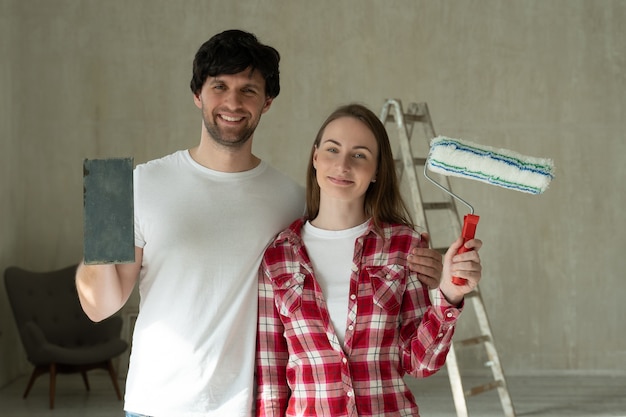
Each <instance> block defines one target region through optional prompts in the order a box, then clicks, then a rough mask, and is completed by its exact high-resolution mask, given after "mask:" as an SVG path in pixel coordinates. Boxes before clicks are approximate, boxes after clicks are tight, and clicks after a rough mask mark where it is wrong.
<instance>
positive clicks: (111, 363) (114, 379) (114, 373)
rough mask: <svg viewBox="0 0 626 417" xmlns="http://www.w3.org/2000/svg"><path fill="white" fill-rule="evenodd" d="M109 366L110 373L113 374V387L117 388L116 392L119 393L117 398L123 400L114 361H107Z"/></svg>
mask: <svg viewBox="0 0 626 417" xmlns="http://www.w3.org/2000/svg"><path fill="white" fill-rule="evenodd" d="M107 368H108V369H109V375H110V376H111V382H113V388H114V389H115V394H117V399H118V400H120V401H121V400H122V394H121V392H120V387H119V385H118V383H117V373H116V372H115V368H114V367H113V361H111V360H109V361H108V362H107Z"/></svg>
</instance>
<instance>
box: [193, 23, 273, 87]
mask: <svg viewBox="0 0 626 417" xmlns="http://www.w3.org/2000/svg"><path fill="white" fill-rule="evenodd" d="M279 61H280V55H279V53H278V51H277V50H276V49H274V48H272V47H271V46H268V45H263V44H262V43H260V42H259V41H258V40H257V38H256V36H255V35H253V34H252V33H249V32H244V31H242V30H236V29H233V30H226V31H224V32H221V33H218V34H217V35H215V36H213V37H212V38H211V39H209V40H208V41H206V42H205V43H204V44H203V45H202V46H201V47H200V49H198V52H196V56H195V58H194V60H193V76H192V78H191V83H190V87H191V91H192V92H193V93H194V94H195V95H196V96H197V95H199V94H200V91H201V90H202V86H203V85H204V83H205V81H206V80H207V78H208V77H215V76H217V75H220V74H237V73H239V72H241V71H243V70H245V69H246V68H252V70H253V71H259V72H260V73H261V75H262V76H263V78H264V79H265V94H266V96H268V97H271V98H274V97H276V96H278V93H279V92H280V80H279V71H278V62H279Z"/></svg>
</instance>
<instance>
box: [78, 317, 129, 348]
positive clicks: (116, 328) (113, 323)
mask: <svg viewBox="0 0 626 417" xmlns="http://www.w3.org/2000/svg"><path fill="white" fill-rule="evenodd" d="M122 325H123V320H122V318H121V317H119V316H113V317H109V318H108V319H106V320H103V321H101V322H98V323H91V325H90V326H89V327H88V328H86V329H85V333H84V335H85V336H86V337H87V338H88V339H90V340H92V341H99V342H105V341H108V340H111V339H120V338H121V333H122Z"/></svg>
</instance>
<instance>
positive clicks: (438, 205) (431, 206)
mask: <svg viewBox="0 0 626 417" xmlns="http://www.w3.org/2000/svg"><path fill="white" fill-rule="evenodd" d="M452 204H453V203H452V202H450V201H438V202H434V203H422V207H424V210H451V209H452V208H453V207H454V206H453V205H452Z"/></svg>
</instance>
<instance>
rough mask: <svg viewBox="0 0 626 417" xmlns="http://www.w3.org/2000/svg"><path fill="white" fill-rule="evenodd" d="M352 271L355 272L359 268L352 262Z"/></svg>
mask: <svg viewBox="0 0 626 417" xmlns="http://www.w3.org/2000/svg"><path fill="white" fill-rule="evenodd" d="M351 269H352V272H357V271H358V270H359V267H358V266H356V265H355V264H352V268H351Z"/></svg>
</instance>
